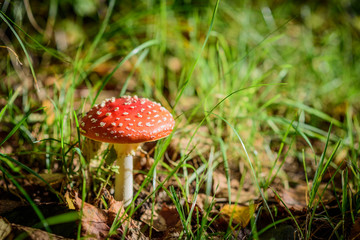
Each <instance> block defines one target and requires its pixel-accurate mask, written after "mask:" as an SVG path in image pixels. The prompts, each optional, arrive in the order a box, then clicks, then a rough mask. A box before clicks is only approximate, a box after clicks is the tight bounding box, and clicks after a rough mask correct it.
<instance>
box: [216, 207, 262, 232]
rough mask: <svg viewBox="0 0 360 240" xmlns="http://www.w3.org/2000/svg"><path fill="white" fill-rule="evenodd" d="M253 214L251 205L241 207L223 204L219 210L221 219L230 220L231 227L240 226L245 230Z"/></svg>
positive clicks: (253, 208)
mask: <svg viewBox="0 0 360 240" xmlns="http://www.w3.org/2000/svg"><path fill="white" fill-rule="evenodd" d="M254 212H255V205H254V204H251V205H250V206H241V205H235V204H231V205H229V204H225V205H224V207H222V209H221V210H220V213H221V215H222V216H223V217H225V218H226V219H228V220H230V219H232V223H233V225H240V226H241V227H242V228H245V227H246V226H247V225H248V224H249V222H250V219H251V216H252V215H253V214H254Z"/></svg>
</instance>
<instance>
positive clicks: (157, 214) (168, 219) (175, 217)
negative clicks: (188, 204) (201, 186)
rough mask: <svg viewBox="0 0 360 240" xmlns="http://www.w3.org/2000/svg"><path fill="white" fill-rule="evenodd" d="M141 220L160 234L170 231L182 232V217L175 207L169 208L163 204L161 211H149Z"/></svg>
mask: <svg viewBox="0 0 360 240" xmlns="http://www.w3.org/2000/svg"><path fill="white" fill-rule="evenodd" d="M151 218H152V222H151ZM140 219H141V221H143V222H144V223H146V224H147V225H149V226H151V227H152V228H154V229H155V230H156V231H158V232H165V231H170V229H171V231H173V232H174V231H176V232H177V231H181V230H182V225H181V224H179V222H180V216H179V214H178V211H177V209H176V208H175V206H170V207H169V206H167V205H166V204H163V205H162V206H161V209H160V210H159V211H152V210H151V209H147V210H146V211H145V213H144V214H143V215H142V216H141V217H140Z"/></svg>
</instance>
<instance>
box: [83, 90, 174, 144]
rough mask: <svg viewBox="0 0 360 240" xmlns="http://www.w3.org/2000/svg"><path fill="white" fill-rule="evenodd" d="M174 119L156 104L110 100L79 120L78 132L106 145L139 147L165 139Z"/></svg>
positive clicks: (125, 99) (140, 99) (137, 99)
mask: <svg viewBox="0 0 360 240" xmlns="http://www.w3.org/2000/svg"><path fill="white" fill-rule="evenodd" d="M174 125H175V121H174V118H173V117H172V115H171V114H170V112H169V111H168V110H166V109H165V108H164V107H162V106H161V105H160V104H159V103H156V102H152V101H150V100H149V99H146V98H138V97H137V96H134V97H130V96H124V97H121V98H117V99H115V98H111V99H107V100H105V101H103V102H102V103H101V104H100V105H95V106H94V107H93V108H92V109H90V111H89V112H88V113H87V114H86V115H85V116H84V117H83V118H82V119H81V123H80V132H81V134H82V135H84V136H86V137H88V138H91V139H93V140H97V141H101V142H108V143H141V142H149V141H155V140H158V139H160V138H164V137H166V136H168V135H169V134H170V133H171V132H172V130H173V128H174Z"/></svg>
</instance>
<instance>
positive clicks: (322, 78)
mask: <svg viewBox="0 0 360 240" xmlns="http://www.w3.org/2000/svg"><path fill="white" fill-rule="evenodd" d="M56 5H57V6H56V8H58V10H60V9H61V8H64V7H65V6H64V5H62V3H57V4H56ZM53 7H54V6H53ZM103 7H105V6H103ZM294 7H295V5H292V4H291V3H288V4H286V3H284V4H283V5H281V6H276V5H272V4H271V3H269V5H266V4H265V3H257V2H255V3H252V2H251V1H242V2H240V3H236V2H234V1H218V2H213V3H209V4H208V5H201V4H200V5H195V4H194V5H190V4H184V5H179V6H173V5H170V4H168V3H167V2H166V1H160V2H159V3H157V2H155V1H147V2H146V3H142V5H141V9H140V7H139V9H129V8H124V10H122V8H121V7H120V6H118V4H117V3H116V1H110V2H109V3H108V5H107V6H106V11H105V12H104V13H102V15H101V16H100V19H99V21H97V22H94V24H96V28H95V27H92V28H90V29H86V27H84V32H85V34H84V35H82V36H81V37H80V40H78V41H75V40H74V42H70V40H69V43H68V44H69V45H70V46H69V49H68V50H65V51H64V52H62V51H58V50H57V48H58V47H59V46H57V44H56V43H55V42H54V41H52V42H50V43H49V45H47V44H48V43H46V42H41V40H39V38H38V37H37V36H36V34H35V33H33V32H32V31H30V30H29V31H28V30H27V28H29V29H31V28H30V27H29V24H28V23H27V22H26V21H25V20H23V21H24V22H19V21H18V19H14V21H9V20H11V19H12V17H13V16H11V14H10V13H9V12H5V13H1V18H2V20H3V21H6V25H7V26H8V27H11V31H10V35H11V34H12V37H11V39H12V41H13V42H12V44H14V46H15V49H16V50H15V51H16V53H17V54H18V55H19V56H21V57H20V58H21V61H22V62H25V61H26V64H25V65H26V66H25V67H24V68H25V69H27V68H28V69H30V73H31V74H28V75H29V76H28V79H29V78H31V76H32V78H33V79H34V82H36V81H38V82H39V83H40V85H39V89H40V90H39V91H37V90H36V87H35V85H34V84H29V81H27V87H24V88H17V89H13V88H12V87H13V86H16V85H17V84H19V83H21V81H22V79H21V75H19V72H18V71H15V70H14V69H13V68H12V65H11V61H10V59H9V58H10V57H11V56H10V57H8V58H7V59H3V60H0V64H1V67H4V69H1V71H0V74H1V77H2V78H4V80H5V81H2V82H1V83H0V84H1V85H0V87H1V90H0V93H1V95H0V96H1V98H2V99H4V100H5V101H6V105H4V107H3V109H2V110H1V111H0V120H1V122H2V123H4V128H3V130H2V131H5V132H7V133H8V134H7V135H6V136H7V137H5V138H4V139H3V140H1V141H0V142H1V143H0V146H2V145H6V144H7V143H8V142H9V144H11V143H10V141H11V139H12V138H13V135H15V137H17V138H19V139H20V144H19V145H20V146H19V148H18V149H14V150H13V152H11V154H10V155H11V156H12V157H13V158H16V156H18V155H19V154H20V152H22V151H24V150H25V149H24V148H22V145H26V144H30V145H31V146H33V150H31V151H33V152H43V153H45V154H43V156H41V158H40V161H43V162H44V164H45V166H46V167H45V168H44V169H46V171H48V172H52V171H53V170H55V171H59V169H54V165H55V164H56V165H58V164H59V165H60V166H61V167H60V169H61V172H63V173H65V174H66V176H67V181H68V183H69V186H71V187H76V188H78V189H79V190H80V191H81V193H82V199H83V200H84V201H85V200H90V199H93V198H94V197H99V194H100V192H101V188H103V187H106V188H111V175H112V174H113V171H111V170H110V168H108V169H104V168H100V167H98V168H96V169H90V171H92V172H93V173H94V175H93V176H92V177H91V176H89V174H88V173H87V171H88V170H89V163H88V162H85V160H84V158H83V157H82V154H81V150H80V149H81V146H80V145H81V141H82V138H81V136H80V135H79V133H78V131H77V130H76V128H77V127H78V123H77V118H78V117H81V115H82V114H83V113H84V112H86V109H88V108H89V107H90V106H91V105H94V104H96V103H98V102H99V101H101V100H103V98H105V97H107V96H109V95H110V94H111V95H112V94H115V97H117V96H121V95H124V94H131V95H135V94H136V95H139V96H144V97H149V98H151V99H155V100H157V101H159V102H160V103H161V104H162V105H164V106H165V107H168V108H173V114H174V116H175V117H176V122H177V124H176V126H177V127H176V130H175V132H174V133H173V135H171V136H170V137H169V138H168V139H166V140H162V141H159V142H158V144H157V145H156V148H155V154H154V156H153V157H154V165H153V166H152V167H151V168H150V169H149V170H148V172H147V173H145V174H146V177H145V180H144V182H143V183H142V184H141V186H140V188H139V191H138V192H137V193H136V194H135V196H134V200H133V202H135V200H136V198H138V197H139V195H140V193H141V191H142V190H143V189H145V188H146V189H148V188H151V189H152V190H151V194H150V195H149V196H147V197H146V198H145V199H142V203H145V202H146V201H152V208H153V209H154V205H155V204H156V203H155V197H154V196H155V195H157V194H158V193H159V191H165V192H166V194H167V196H168V197H169V198H170V199H171V201H172V202H173V204H174V205H175V207H176V209H177V210H178V212H179V215H180V219H181V223H182V225H183V228H184V232H183V233H182V234H184V235H183V237H187V238H189V239H190V238H200V237H201V236H202V233H203V232H207V230H208V229H209V228H210V223H208V222H207V220H206V218H205V220H204V218H203V219H201V222H198V225H199V226H200V227H199V228H198V229H196V231H193V229H191V220H192V219H193V217H194V216H195V218H196V217H197V216H196V214H197V213H196V211H195V210H194V209H195V204H196V201H197V194H198V193H199V192H200V191H203V192H205V193H206V194H207V195H209V196H213V193H212V191H211V188H212V187H213V186H212V176H213V175H212V173H213V172H215V171H223V172H224V174H225V175H226V180H227V183H226V184H227V187H228V201H229V203H231V199H233V198H232V196H231V189H230V188H231V186H230V180H231V179H232V178H233V171H236V172H239V173H240V175H241V177H242V179H238V180H239V181H240V182H242V183H243V182H244V181H249V179H248V178H249V176H250V178H251V181H250V182H252V183H251V186H252V187H253V188H254V189H256V190H255V192H256V193H257V194H258V196H259V197H260V196H261V197H262V199H263V202H264V209H263V211H267V210H269V211H270V209H269V207H268V205H267V203H266V198H267V196H266V191H267V190H268V188H269V187H271V186H272V184H273V183H274V180H275V179H281V180H282V182H283V183H284V184H283V185H282V187H284V188H286V187H288V184H287V183H288V182H289V179H288V176H287V174H286V172H283V167H284V164H285V163H286V161H287V160H288V159H290V158H291V159H295V161H299V162H300V166H303V169H301V170H299V171H304V179H305V178H306V179H305V180H306V182H307V184H308V187H309V196H308V197H309V205H308V206H309V208H311V207H313V206H314V205H313V202H314V201H315V199H316V196H318V194H319V193H318V192H317V190H318V186H319V184H320V182H321V180H322V176H323V175H324V173H325V172H326V171H327V170H328V169H332V170H336V173H338V174H340V175H341V177H342V181H343V182H342V185H343V187H342V189H341V191H342V194H340V195H341V196H342V197H343V198H345V199H349V201H352V199H353V196H352V194H353V193H356V192H357V191H358V190H359V187H360V177H359V168H360V167H359V162H358V157H359V147H358V145H359V140H360V136H359V130H360V124H359V119H358V117H357V114H358V111H359V104H358V99H359V97H360V91H359V89H360V85H359V83H358V81H357V76H359V69H360V67H359V64H360V63H359V62H358V61H355V60H356V59H357V58H358V55H356V54H358V53H356V52H353V49H352V46H353V45H354V43H353V40H354V39H352V38H353V35H352V32H351V26H350V25H347V24H342V25H340V24H339V22H330V23H328V24H327V29H324V28H322V27H321V24H320V23H323V24H326V23H325V21H326V20H325V19H328V18H327V15H325V14H324V13H323V12H322V11H316V9H315V8H314V9H313V8H312V6H310V5H308V4H303V5H301V6H300V9H299V11H295V10H294ZM337 7H339V6H337ZM341 11H342V14H344V15H346V14H347V12H346V11H345V9H344V8H342V9H341ZM6 15H9V16H6ZM63 18H64V16H63V15H61V14H59V16H58V17H57V19H56V21H58V22H61V21H63V20H64V19H63ZM79 18H80V17H79ZM7 19H9V20H7ZM309 19H310V20H309ZM311 19H312V20H311ZM329 21H331V20H329ZM339 21H341V20H339ZM15 23H16V27H15ZM19 23H23V24H19ZM73 24H74V25H79V26H80V27H81V26H82V25H81V24H84V25H86V23H84V22H83V23H82V22H81V21H79V20H78V21H73ZM94 29H96V31H95V30H94ZM54 31H59V29H56V28H55V29H54ZM65 34H67V35H71V34H74V32H71V30H69V32H65ZM15 39H16V41H17V42H18V43H16V42H15ZM18 44H20V46H19V45H18ZM349 44H350V45H351V46H349ZM354 47H358V46H354ZM2 51H3V50H2ZM29 52H30V53H31V52H34V53H36V54H34V58H38V59H40V61H31V60H30V56H31V54H29ZM43 54H44V56H42V55H43ZM24 55H25V56H26V59H27V60H25V58H23V56H24ZM42 57H43V58H44V59H45V58H48V59H49V58H54V59H55V58H56V59H58V60H56V61H57V64H55V63H53V62H51V61H41V59H42ZM38 59H37V60H38ZM126 66H128V67H126ZM129 66H130V67H129ZM101 67H103V68H109V70H107V71H105V72H104V73H101V74H99V73H98V72H100V70H96V69H98V68H101ZM44 68H45V70H44ZM46 68H48V69H49V71H48V72H47V71H46ZM129 69H130V70H129ZM97 71H98V72H97ZM37 72H39V73H42V75H41V77H40V75H39V73H37ZM44 72H45V76H44ZM120 73H122V74H123V76H125V77H124V78H122V79H119V77H118V76H117V75H118V74H120ZM47 75H49V76H47ZM48 77H53V78H55V80H54V81H53V82H51V81H50V83H48V84H46V81H47V80H49V79H48ZM16 100H17V101H20V100H21V101H22V103H21V104H20V105H19V104H18V103H16ZM41 106H44V107H45V108H44V109H43V108H39V107H41ZM34 109H38V111H34ZM39 110H41V111H39ZM35 114H37V115H35ZM32 116H36V117H39V118H40V120H36V118H35V117H34V118H35V120H33V121H34V122H30V120H29V118H31V117H32ZM15 119H16V121H15ZM5 124H6V126H5ZM34 124H35V125H36V128H37V129H39V130H38V131H37V132H38V133H39V135H34V133H33V132H34V129H33V125H34ZM331 125H332V126H333V127H332V128H331V131H330V130H329V126H331ZM200 127H205V129H206V131H205V132H202V129H203V128H200ZM26 135H28V136H29V137H26ZM204 135H205V136H204ZM174 138H175V139H180V140H183V141H179V142H181V143H182V144H185V146H184V145H180V144H179V145H178V146H176V147H177V150H178V154H179V157H178V159H175V160H176V162H170V163H169V162H168V161H167V160H166V159H165V160H164V158H166V157H164V156H165V155H166V150H167V148H168V147H169V145H170V142H171V141H172V139H174ZM203 138H206V139H207V140H209V142H210V145H211V146H208V149H205V150H204V151H203V149H197V146H196V145H195V146H194V144H196V142H197V141H200V143H201V141H202V139H203ZM31 139H35V140H36V142H34V141H33V142H31ZM279 140H280V143H279V146H277V147H279V148H277V150H274V149H272V147H271V143H272V142H273V141H274V142H276V141H279ZM340 141H341V144H340ZM209 142H206V143H205V145H206V144H209ZM301 142H305V143H306V145H305V146H302V145H301V147H299V145H298V144H299V143H301ZM197 143H198V142H197ZM198 144H199V143H198ZM321 144H323V145H325V148H324V149H323V148H321V147H319V145H321ZM321 146H322V145H321ZM327 148H329V150H327ZM285 149H286V150H285ZM1 150H2V149H1ZM341 150H344V151H348V152H349V153H348V154H347V155H346V159H348V160H345V161H348V162H347V163H346V164H347V166H346V167H347V168H346V170H340V169H339V168H338V166H337V165H336V164H337V163H336V164H335V163H333V160H334V158H335V157H336V154H337V152H338V151H341ZM259 153H260V154H261V157H259ZM329 153H331V154H329ZM103 154H106V153H103ZM8 155H9V154H2V157H1V159H0V160H1V162H2V163H3V164H2V165H1V167H2V168H4V166H6V168H7V169H11V170H12V171H11V172H9V170H5V169H2V170H4V171H5V173H6V175H9V174H10V173H11V174H13V175H14V176H16V175H17V173H18V172H19V169H16V170H15V167H14V165H12V164H14V163H10V162H9V161H7V160H6V158H7V157H8ZM299 156H300V157H299ZM101 157H103V156H101ZM3 159H5V160H3ZM28 159H29V162H26V163H23V165H19V164H16V166H17V167H19V166H20V167H22V168H23V170H26V171H27V170H28V169H26V168H25V167H24V166H26V165H29V166H30V167H31V163H33V162H34V160H35V157H34V156H33V154H31V153H30V154H29V156H28ZM194 159H195V160H197V159H199V160H197V161H198V162H200V167H199V168H198V169H194V167H193V166H191V165H190V162H191V160H194ZM309 161H312V162H314V163H315V164H314V165H307V164H308V162H309ZM239 163H241V166H242V167H240V164H239ZM346 164H344V163H342V166H344V165H346ZM237 168H238V169H237ZM312 170H315V172H314V174H313V175H308V171H309V172H310V171H312ZM349 172H351V173H352V174H351V176H349ZM33 174H34V175H36V173H35V172H34V173H33ZM159 174H163V175H165V176H166V178H165V181H162V182H159V181H158V180H157V176H158V175H159ZM245 177H246V179H245ZM87 178H89V179H87ZM170 178H175V179H176V181H177V182H178V183H179V188H180V190H179V191H175V189H174V188H170V189H166V188H165V187H164V185H166V181H168V180H169V179H170ZM75 179H78V181H80V182H76V181H75ZM79 179H80V180H79ZM182 180H183V182H184V183H185V184H184V185H182V184H181V182H182ZM87 181H90V182H91V183H92V186H89V185H87V184H86V182H87ZM331 181H333V178H332V180H331ZM310 182H311V183H310ZM193 183H195V186H196V187H195V188H193V186H194V185H193ZM329 183H330V185H334V184H333V183H331V182H329ZM311 184H312V185H311ZM349 185H351V189H353V191H351V190H350V192H348V191H347V186H349ZM334 188H335V187H334ZM204 189H205V191H204ZM19 191H20V192H23V191H22V190H21V188H19ZM264 192H265V193H264ZM25 198H27V199H28V196H27V195H25ZM280 199H281V198H280ZM180 200H185V201H184V203H182V204H180V202H181V201H180ZM142 203H141V204H142ZM347 203H348V202H346V201H342V202H341V201H339V208H341V211H342V213H343V214H345V212H347V211H349V205H348V204H347ZM141 204H139V205H137V206H132V207H131V206H130V207H129V208H128V209H127V211H128V213H129V215H130V216H132V214H134V213H135V211H136V210H138V209H139V208H140V207H141ZM320 204H322V202H321V201H320V200H319V202H316V204H315V205H320ZM32 205H33V204H32ZM213 205H214V203H213V202H209V203H208V205H207V206H206V208H205V209H204V214H205V216H209V215H210V211H211V210H212V207H213ZM34 210H35V211H36V212H37V213H38V216H39V218H40V219H41V221H44V223H45V219H44V218H43V217H41V213H39V212H38V211H37V209H36V206H35V207H34ZM287 210H289V209H287ZM315 210H316V209H315V208H314V209H313V211H312V212H310V216H311V217H310V221H309V222H308V226H307V228H306V229H307V230H308V232H304V231H305V230H304V229H301V227H304V226H299V225H297V227H298V228H299V232H300V233H301V235H302V236H303V237H305V238H310V234H311V223H312V222H311V220H312V219H313V218H316V217H319V216H316V214H315ZM351 213H352V214H357V212H356V211H354V210H353V209H352V211H351ZM122 217H123V216H118V218H119V219H121V218H122ZM344 218H345V217H344V216H343V223H344V222H345V219H344ZM352 218H353V219H354V217H353V215H352ZM289 219H292V220H295V219H296V217H294V216H291V218H289ZM117 220H118V219H117ZM258 221H260V220H258ZM279 221H280V220H277V222H279ZM251 222H252V224H253V225H252V228H255V224H256V222H255V220H254V219H252V221H251ZM274 222H276V221H275V220H274ZM120 224H121V221H114V223H113V225H112V227H111V231H110V232H111V233H114V232H115V230H116V229H117V227H118V226H119V225H120ZM296 224H297V222H296ZM274 225H275V224H274ZM45 226H46V225H45ZM50 228H51V226H50ZM334 228H335V226H334ZM257 231H258V234H261V233H263V231H262V230H260V229H258V230H257ZM230 232H231V231H230ZM344 232H345V228H344V227H343V226H341V227H337V228H336V231H335V232H334V234H336V236H339V235H343V234H344ZM228 234H229V232H228ZM78 237H80V226H79V230H78Z"/></svg>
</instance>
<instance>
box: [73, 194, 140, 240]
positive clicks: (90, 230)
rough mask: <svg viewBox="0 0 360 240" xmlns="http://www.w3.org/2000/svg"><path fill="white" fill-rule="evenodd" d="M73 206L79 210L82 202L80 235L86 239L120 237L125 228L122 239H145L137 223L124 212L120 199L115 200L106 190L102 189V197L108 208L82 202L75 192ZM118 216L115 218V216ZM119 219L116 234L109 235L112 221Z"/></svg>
mask: <svg viewBox="0 0 360 240" xmlns="http://www.w3.org/2000/svg"><path fill="white" fill-rule="evenodd" d="M73 196H74V197H73V198H74V201H73V202H74V206H75V209H76V210H80V209H81V207H82V204H83V215H82V218H81V233H82V234H81V236H83V237H86V239H105V238H107V239H122V238H123V234H124V232H125V228H127V230H128V231H127V234H126V236H125V237H124V239H145V237H144V236H143V234H142V233H141V231H140V227H139V224H138V223H137V222H135V221H134V220H132V219H131V218H129V217H128V216H127V214H126V213H125V209H124V205H123V203H122V202H121V201H116V200H114V198H113V197H112V196H111V195H110V193H109V192H108V191H106V190H105V191H104V198H105V199H106V200H107V202H108V203H109V209H108V210H104V209H100V208H97V207H95V206H93V205H91V204H89V203H86V202H84V203H83V202H82V200H81V199H80V198H79V197H78V194H77V193H73ZM117 215H118V216H119V217H118V218H117V219H116V216H117ZM115 220H117V221H121V224H120V225H119V228H118V229H116V232H117V234H113V235H111V236H109V230H110V227H111V226H112V224H113V222H114V221H115Z"/></svg>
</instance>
